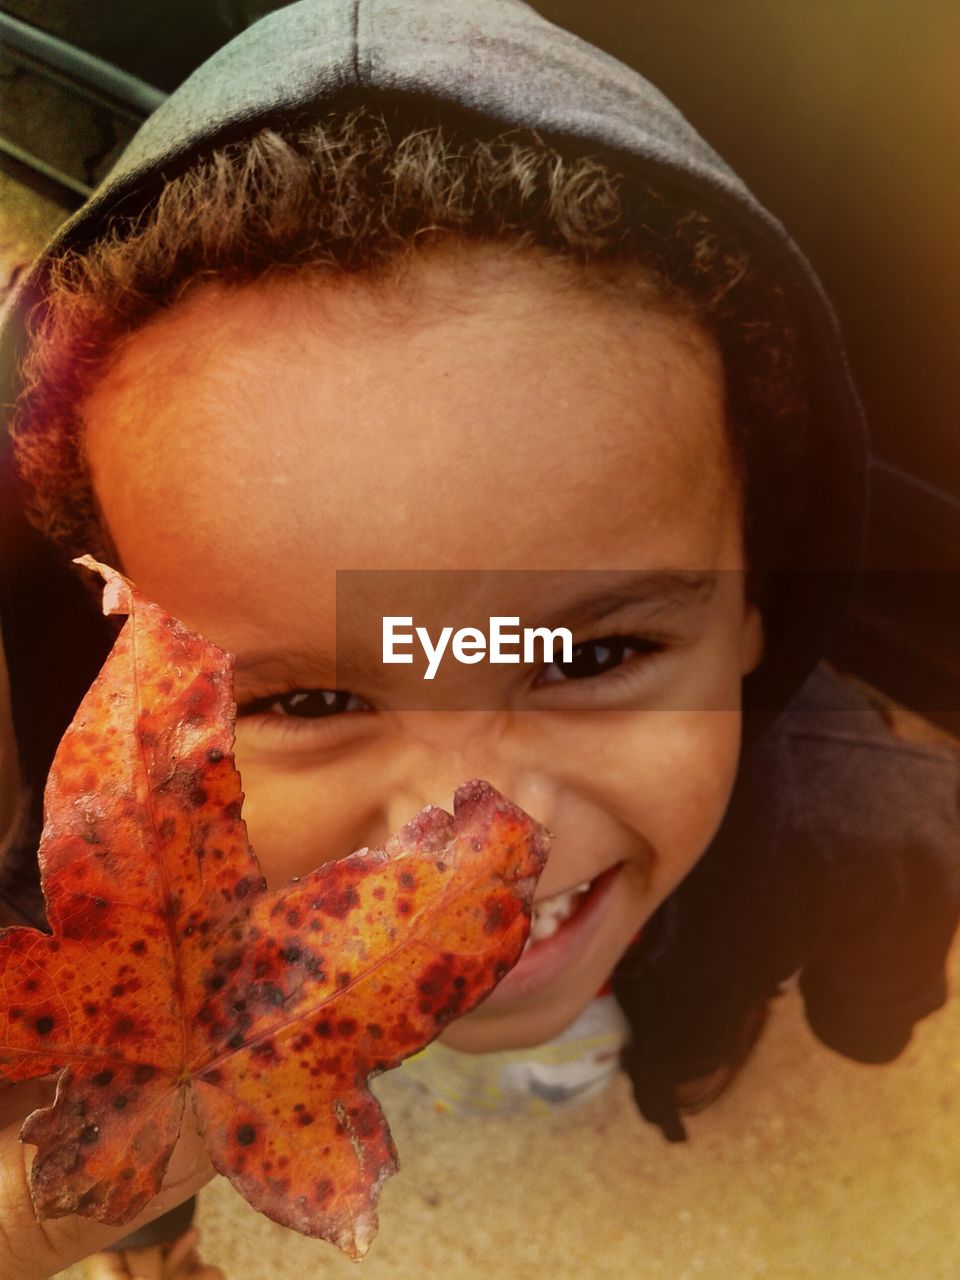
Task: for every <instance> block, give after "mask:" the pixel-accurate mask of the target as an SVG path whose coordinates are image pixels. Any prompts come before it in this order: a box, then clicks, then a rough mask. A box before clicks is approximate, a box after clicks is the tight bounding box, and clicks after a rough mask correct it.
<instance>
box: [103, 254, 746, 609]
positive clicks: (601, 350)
mask: <svg viewBox="0 0 960 1280" xmlns="http://www.w3.org/2000/svg"><path fill="white" fill-rule="evenodd" d="M84 419H85V431H86V442H87V451H88V456H89V459H90V463H91V469H92V471H93V476H94V483H95V486H96V489H97V492H98V496H99V499H100V502H101V504H102V507H103V510H104V513H105V516H106V519H107V521H108V524H109V525H110V528H111V532H112V534H113V536H114V540H115V542H116V544H117V546H118V548H119V550H120V553H121V555H122V557H123V562H124V568H125V570H126V572H127V573H128V574H129V575H130V576H131V577H133V578H134V579H135V580H136V581H137V582H138V583H139V585H140V586H141V588H142V589H144V590H146V591H148V592H149V593H151V594H153V595H154V597H155V598H157V599H160V600H161V601H164V602H167V601H169V603H170V606H171V607H179V608H180V611H181V616H184V617H189V616H190V615H191V613H192V614H193V615H194V616H195V617H196V616H197V612H198V610H199V609H201V608H202V607H203V605H204V604H206V605H207V606H208V607H209V605H210V602H211V600H213V601H215V602H218V603H219V606H220V607H221V608H222V609H226V610H231V609H232V610H233V611H234V612H236V611H237V610H242V609H243V602H244V600H248V599H249V597H250V593H251V592H252V591H255V592H257V593H258V595H259V598H261V599H265V600H267V601H269V599H270V598H271V597H277V596H282V595H283V592H284V590H285V588H286V586H287V585H288V584H287V582H286V580H287V578H289V576H290V575H291V573H292V572H293V571H294V569H299V570H300V571H301V572H303V573H305V574H309V575H310V576H311V577H312V579H313V580H314V581H315V582H316V585H317V587H318V588H321V589H323V590H326V589H327V586H328V585H329V584H328V583H321V582H320V581H318V580H317V579H318V575H319V576H321V577H322V576H323V575H324V574H328V573H332V571H333V570H334V569H349V568H368V569H369V568H379V569H389V568H483V569H491V568H493V569H504V568H505V569H515V568H563V569H581V568H583V569H590V568H608V569H609V568H631V569H636V568H641V569H643V568H658V567H673V568H677V567H679V568H698V567H701V566H703V565H716V564H717V563H719V561H718V559H717V557H718V555H719V554H720V547H721V544H722V543H724V540H725V539H727V540H728V539H729V535H730V526H731V524H737V525H738V523H739V496H738V493H737V490H736V485H735V484H734V480H733V474H732V468H731V465H730V462H729V460H728V453H727V445H726V436H725V429H724V423H723V381H722V371H721V367H720V362H719V357H718V355H717V353H716V351H715V349H714V347H713V345H712V343H711V342H710V340H709V339H708V338H707V337H706V336H705V335H704V334H702V333H701V332H700V331H699V330H698V329H696V328H695V327H694V326H693V325H692V324H691V323H690V322H689V321H686V320H684V319H682V318H678V317H676V316H671V315H669V314H667V313H666V312H665V311H664V310H663V309H660V308H651V307H649V306H626V305H624V304H623V303H622V302H621V301H618V300H616V299H614V298H613V297H612V296H606V295H604V294H601V293H599V292H597V291H596V290H587V289H583V288H579V289H578V288H571V287H570V286H569V283H565V282H564V281H563V280H562V279H560V278H558V277H557V275H556V274H555V273H553V272H552V271H551V270H548V269H547V268H546V267H545V266H544V264H543V263H540V262H538V261H537V260H536V259H534V258H533V257H532V256H530V257H520V258H518V257H517V256H516V255H515V254H514V255H510V254H507V253H505V252H504V251H501V250H497V249H495V248H492V247H488V248H486V249H484V250H482V251H481V250H480V249H478V248H472V249H470V250H461V251H459V252H458V253H457V254H454V255H451V254H449V253H447V254H442V253H434V254H433V255H432V256H425V257H424V258H423V259H422V260H421V261H420V262H418V263H417V264H416V266H414V267H411V268H410V269H409V270H408V271H407V273H406V274H405V275H404V276H403V277H402V278H397V279H394V280H393V281H389V282H381V283H379V284H371V283H370V282H368V281H360V280H351V279H349V278H348V279H346V280H344V279H338V280H337V281H323V280H319V279H307V278H302V277H295V278H289V277H288V278H286V279H277V280H273V281H270V282H266V283H261V284H258V285H255V286H247V287H244V288H240V289H234V290H227V289H225V288H223V287H220V286H204V287H202V288H198V289H196V290H195V291H194V293H193V294H192V295H191V296H190V297H189V298H188V299H187V300H185V301H184V302H182V303H180V304H177V305H176V306H175V307H173V308H171V309H170V310H169V311H168V312H166V313H163V314H162V315H161V316H160V317H158V318H157V319H155V320H154V321H153V322H152V323H151V324H150V325H149V326H147V328H145V329H144V330H142V331H140V332H139V333H137V334H135V335H133V336H132V337H131V339H130V340H129V341H128V343H127V345H126V346H125V348H124V349H123V350H122V351H121V352H120V354H119V356H118V358H117V359H116V360H115V362H114V364H113V366H112V368H111V370H110V371H109V373H108V374H107V376H106V377H105V378H104V379H103V380H102V381H101V383H100V384H99V385H98V387H97V388H96V390H95V391H94V392H93V394H92V395H91V396H90V397H89V399H88V401H87V403H86V405H85V407H84ZM281 570H282V572H281ZM191 583H192V584H193V586H192V587H191ZM174 596H176V599H174V598H173V597H174ZM277 604H278V605H280V604H281V601H280V600H279V599H278V600H277Z"/></svg>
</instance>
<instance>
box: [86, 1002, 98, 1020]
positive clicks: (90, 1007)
mask: <svg viewBox="0 0 960 1280" xmlns="http://www.w3.org/2000/svg"><path fill="white" fill-rule="evenodd" d="M83 1012H84V1013H85V1014H86V1015H87V1017H88V1018H95V1017H96V1016H97V1014H98V1013H99V1012H100V1006H99V1005H98V1004H85V1005H84V1006H83Z"/></svg>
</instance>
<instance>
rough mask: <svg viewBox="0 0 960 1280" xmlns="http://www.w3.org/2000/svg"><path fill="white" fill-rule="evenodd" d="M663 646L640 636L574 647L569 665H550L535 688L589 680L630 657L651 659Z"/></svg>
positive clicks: (604, 639)
mask: <svg viewBox="0 0 960 1280" xmlns="http://www.w3.org/2000/svg"><path fill="white" fill-rule="evenodd" d="M665 647H666V646H665V645H663V644H661V643H660V642H659V641H656V640H644V639H642V638H641V637H639V636H603V637H601V638H600V639H598V640H584V641H581V643H580V644H575V645H574V646H573V650H572V653H571V660H570V661H569V662H550V663H548V664H547V665H546V666H545V667H544V668H543V671H542V672H541V673H540V676H539V677H538V680H537V683H538V684H560V683H562V682H563V681H567V680H590V679H592V678H593V677H594V676H602V675H604V674H605V672H607V671H613V670H615V669H616V668H617V667H621V666H623V665H624V663H625V662H626V661H628V660H629V658H630V657H631V656H632V655H636V654H645V655H647V656H652V655H653V654H656V653H661V652H662V651H663V650H664V648H665Z"/></svg>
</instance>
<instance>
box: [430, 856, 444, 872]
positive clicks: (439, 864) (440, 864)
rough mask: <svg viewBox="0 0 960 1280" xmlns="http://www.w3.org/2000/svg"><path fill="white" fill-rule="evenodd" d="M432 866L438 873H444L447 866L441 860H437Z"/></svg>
mask: <svg viewBox="0 0 960 1280" xmlns="http://www.w3.org/2000/svg"><path fill="white" fill-rule="evenodd" d="M433 865H434V866H435V867H436V868H437V870H438V871H446V869H447V864H446V863H445V862H444V861H443V860H442V859H441V858H438V859H437V860H436V862H435V863H434V864H433Z"/></svg>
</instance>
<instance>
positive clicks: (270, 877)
mask: <svg viewBox="0 0 960 1280" xmlns="http://www.w3.org/2000/svg"><path fill="white" fill-rule="evenodd" d="M236 761H237V767H238V768H239V770H240V773H241V776H242V778H243V790H244V803H243V816H244V819H245V821H246V824H247V833H248V836H249V839H250V843H251V844H252V845H253V848H254V851H255V852H256V855H257V858H258V859H259V861H260V865H261V867H262V868H263V874H264V876H265V877H266V881H267V885H268V886H269V888H270V889H277V888H280V887H282V886H283V885H285V884H286V883H287V882H288V881H290V880H291V879H293V877H294V876H302V875H306V874H307V873H308V872H310V871H312V870H314V868H316V867H318V866H320V865H321V863H324V862H330V861H332V860H333V859H335V858H341V857H344V856H345V855H346V854H348V853H352V852H353V851H354V850H355V849H358V848H360V847H361V846H362V845H364V844H365V843H367V841H366V840H365V839H364V833H365V832H366V831H367V830H368V829H369V819H368V815H367V814H366V813H365V811H364V799H363V796H362V795H361V793H360V791H359V789H358V788H357V787H356V784H355V780H354V778H353V777H352V774H351V771H350V770H347V769H344V768H342V767H341V768H338V767H337V766H336V765H333V764H328V765H327V766H325V767H324V768H323V769H322V770H318V769H317V768H316V767H309V766H306V765H304V766H301V767H298V766H297V765H296V764H295V763H292V762H290V761H286V762H285V763H284V764H282V765H281V764H279V763H271V762H269V761H265V760H263V759H261V758H258V755H257V753H256V752H253V751H247V750H245V748H244V743H243V735H242V731H241V733H240V734H238V739H237V744H236ZM331 774H333V775H336V776H335V777H331Z"/></svg>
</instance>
